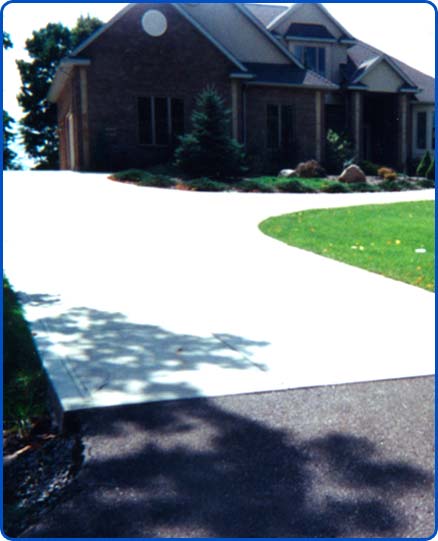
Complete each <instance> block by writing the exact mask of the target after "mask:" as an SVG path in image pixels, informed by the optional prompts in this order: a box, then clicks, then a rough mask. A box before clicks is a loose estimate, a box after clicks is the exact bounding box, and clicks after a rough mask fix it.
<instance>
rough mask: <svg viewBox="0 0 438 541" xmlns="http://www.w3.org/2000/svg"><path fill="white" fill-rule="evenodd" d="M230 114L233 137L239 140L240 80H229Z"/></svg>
mask: <svg viewBox="0 0 438 541" xmlns="http://www.w3.org/2000/svg"><path fill="white" fill-rule="evenodd" d="M231 114H232V127H233V138H234V139H235V140H236V141H239V140H240V139H239V119H240V115H241V112H240V81H237V80H236V79H232V80H231Z"/></svg>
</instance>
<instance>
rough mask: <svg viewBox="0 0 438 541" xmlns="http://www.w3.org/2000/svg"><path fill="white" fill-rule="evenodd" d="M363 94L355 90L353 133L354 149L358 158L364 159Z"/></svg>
mask: <svg viewBox="0 0 438 541" xmlns="http://www.w3.org/2000/svg"><path fill="white" fill-rule="evenodd" d="M362 134H363V95H362V93H361V92H353V135H354V151H355V154H356V156H357V159H358V160H361V159H362V151H363V135H362Z"/></svg>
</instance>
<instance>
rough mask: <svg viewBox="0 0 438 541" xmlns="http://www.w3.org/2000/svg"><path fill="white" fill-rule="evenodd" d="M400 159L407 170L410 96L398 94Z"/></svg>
mask: <svg viewBox="0 0 438 541" xmlns="http://www.w3.org/2000/svg"><path fill="white" fill-rule="evenodd" d="M397 124H398V130H397V131H398V161H399V165H400V166H401V168H402V170H403V171H404V172H406V164H407V161H408V96H407V94H400V95H399V96H398V123H397Z"/></svg>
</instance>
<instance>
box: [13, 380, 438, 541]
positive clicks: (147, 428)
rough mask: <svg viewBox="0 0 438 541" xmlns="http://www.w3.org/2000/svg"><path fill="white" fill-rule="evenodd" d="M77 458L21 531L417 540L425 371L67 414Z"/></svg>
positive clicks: (428, 462) (430, 398) (423, 497)
mask: <svg viewBox="0 0 438 541" xmlns="http://www.w3.org/2000/svg"><path fill="white" fill-rule="evenodd" d="M76 416H77V417H76V420H77V421H78V426H79V430H80V433H81V435H82V440H83V443H84V455H85V458H84V464H83V466H82V468H81V470H80V473H79V475H78V477H77V479H76V480H75V481H74V483H73V484H72V485H71V487H70V489H69V491H68V493H67V494H66V495H65V497H64V499H63V501H61V502H60V503H59V504H58V505H57V506H56V507H55V508H54V509H53V510H51V511H49V512H47V513H46V514H45V515H44V516H43V517H42V518H41V519H40V522H39V523H38V524H36V525H34V526H33V527H31V528H30V529H28V530H27V532H25V533H24V534H23V535H22V537H107V538H108V537H430V536H431V535H432V534H433V531H434V527H435V526H434V525H435V519H434V486H433V481H434V378H433V377H424V378H412V379H403V380H393V381H380V382H376V383H358V384H349V385H339V386H331V387H316V388H310V389H298V390H291V391H281V392H271V393H260V394H252V395H238V396H229V397H221V398H209V399H189V400H181V401H177V402H161V403H156V404H147V405H141V406H136V407H131V406H130V407H123V408H118V409H111V410H110V409H105V410H103V409H101V410H96V411H93V412H88V413H82V414H80V415H79V414H76Z"/></svg>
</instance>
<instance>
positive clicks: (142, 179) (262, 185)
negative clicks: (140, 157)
mask: <svg viewBox="0 0 438 541" xmlns="http://www.w3.org/2000/svg"><path fill="white" fill-rule="evenodd" d="M109 178H110V179H111V180H114V181H118V182H126V183H131V184H135V185H137V186H147V187H153V188H167V189H175V190H185V191H197V192H253V193H254V192H255V193H257V192H258V193H358V192H382V191H383V192H387V191H407V190H421V189H425V188H433V187H434V185H435V183H434V181H432V180H428V179H425V178H417V177H413V178H411V177H405V176H398V177H397V178H396V179H393V180H385V179H382V178H379V177H377V176H367V177H366V182H358V183H344V182H339V180H337V177H334V176H331V177H326V178H318V177H315V178H313V177H312V178H297V177H294V178H282V177H274V176H260V177H252V178H241V179H232V180H229V181H228V180H227V181H224V180H214V179H210V178H206V177H205V178H197V179H190V178H184V177H182V176H179V175H176V174H164V173H162V172H159V173H155V172H154V171H153V169H151V170H149V171H144V170H141V169H129V170H126V171H120V172H118V173H113V174H112V175H111V176H110V177H109Z"/></svg>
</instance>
